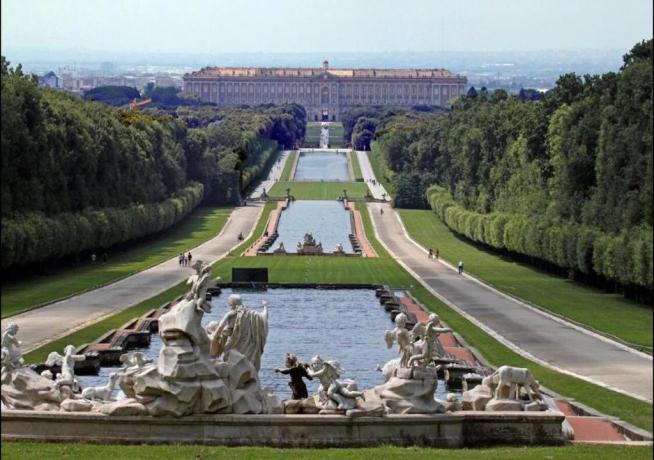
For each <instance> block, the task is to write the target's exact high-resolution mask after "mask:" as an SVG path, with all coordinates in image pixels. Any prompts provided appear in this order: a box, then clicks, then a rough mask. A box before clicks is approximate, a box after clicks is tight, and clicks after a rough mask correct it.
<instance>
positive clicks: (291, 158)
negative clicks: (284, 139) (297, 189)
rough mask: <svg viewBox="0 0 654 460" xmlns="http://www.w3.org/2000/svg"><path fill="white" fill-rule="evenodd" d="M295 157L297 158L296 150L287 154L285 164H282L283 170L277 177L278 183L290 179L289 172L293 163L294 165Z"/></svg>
mask: <svg viewBox="0 0 654 460" xmlns="http://www.w3.org/2000/svg"><path fill="white" fill-rule="evenodd" d="M297 156H298V152H297V150H293V151H292V152H291V153H289V154H288V158H286V163H285V164H284V169H283V170H282V174H281V176H280V177H279V180H280V181H282V182H287V181H288V180H289V179H290V175H291V170H292V169H293V163H295V161H296V159H297Z"/></svg>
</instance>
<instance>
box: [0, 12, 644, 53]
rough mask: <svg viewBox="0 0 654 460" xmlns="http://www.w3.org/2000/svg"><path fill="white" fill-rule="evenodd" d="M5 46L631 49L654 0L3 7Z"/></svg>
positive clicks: (102, 48) (184, 49)
mask: <svg viewBox="0 0 654 460" xmlns="http://www.w3.org/2000/svg"><path fill="white" fill-rule="evenodd" d="M1 8H2V24H1V26H2V27H1V35H2V48H3V49H5V48H7V47H10V48H15V47H30V48H32V47H33V48H48V49H64V50H78V51H81V50H88V51H93V50H96V51H111V52H119V53H125V52H153V53H155V52H196V53H229V52H235V53H239V52H269V53H270V52H316V51H318V52H320V51H331V52H342V51H354V52H384V51H389V52H397V51H515V50H524V51H533V50H545V49H548V50H579V49H624V50H625V51H626V50H628V49H629V48H631V46H633V44H634V43H636V42H638V41H640V40H642V39H645V38H650V37H651V36H652V0H448V1H443V0H396V1H389V0H322V1H318V0H186V1H180V0H2V2H1Z"/></svg>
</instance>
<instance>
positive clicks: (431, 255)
mask: <svg viewBox="0 0 654 460" xmlns="http://www.w3.org/2000/svg"><path fill="white" fill-rule="evenodd" d="M438 256H439V252H438V248H436V252H434V250H433V249H432V248H429V255H428V256H427V257H428V258H429V259H438ZM457 268H458V271H459V275H462V274H463V261H462V260H459V264H458V267H457Z"/></svg>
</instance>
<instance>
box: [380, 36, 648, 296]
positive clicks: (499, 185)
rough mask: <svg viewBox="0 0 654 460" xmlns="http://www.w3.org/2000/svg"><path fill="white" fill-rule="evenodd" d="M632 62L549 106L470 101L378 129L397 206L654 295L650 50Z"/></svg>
mask: <svg viewBox="0 0 654 460" xmlns="http://www.w3.org/2000/svg"><path fill="white" fill-rule="evenodd" d="M623 61H624V63H623V65H622V67H621V68H620V69H619V71H617V72H609V73H606V74H603V75H584V76H578V75H575V74H573V73H571V74H566V75H562V76H561V77H560V78H559V79H558V81H557V82H556V86H555V87H554V88H553V89H552V90H550V91H547V92H546V93H545V94H544V95H543V96H542V97H526V96H525V94H526V93H525V94H523V96H522V97H520V95H518V96H510V95H509V94H507V93H506V92H505V91H503V90H496V91H494V92H492V93H490V92H488V91H485V90H482V91H479V92H477V91H474V92H473V91H470V92H469V93H468V95H467V96H465V97H462V98H460V99H459V100H458V101H457V102H456V103H455V104H454V106H453V108H452V110H451V112H450V113H448V114H446V115H436V116H431V117H430V116H416V115H415V114H398V115H396V116H394V117H392V118H391V119H389V120H385V121H384V122H383V123H379V124H377V126H376V132H375V139H376V142H375V146H374V148H375V149H378V150H379V154H380V155H382V156H383V158H384V160H385V162H386V163H387V165H388V167H389V169H390V170H392V172H393V174H392V180H393V182H394V185H395V189H396V196H395V205H396V206H400V207H417V208H426V207H429V206H431V207H433V208H434V210H435V211H436V212H437V214H439V216H441V218H442V219H443V220H444V221H445V223H446V224H447V225H448V226H450V228H452V229H453V230H454V231H456V232H458V233H461V234H463V235H465V236H467V237H468V238H470V239H472V240H474V241H477V242H480V243H483V244H486V245H488V246H491V247H493V248H496V249H500V250H508V251H511V252H512V253H514V254H522V255H524V256H527V257H529V258H533V259H534V260H540V261H544V262H546V263H547V264H553V265H554V266H556V267H559V268H560V269H564V270H569V272H570V275H571V276H573V277H583V278H588V279H589V280H591V281H592V279H593V278H595V281H597V282H598V284H604V285H605V284H607V283H606V282H605V280H609V281H610V282H611V283H614V284H616V285H617V286H618V287H619V289H621V290H623V291H625V292H627V293H630V294H633V295H635V296H641V295H645V296H651V291H652V287H653V286H652V212H653V202H652V187H653V183H652V182H653V181H652V160H653V150H652V129H651V126H652V40H649V41H643V42H641V43H639V44H637V45H635V46H634V47H633V49H632V50H631V51H630V52H629V53H628V54H626V55H625V56H624V60H623ZM432 186H435V187H432ZM430 187H431V188H430ZM602 280H604V281H602Z"/></svg>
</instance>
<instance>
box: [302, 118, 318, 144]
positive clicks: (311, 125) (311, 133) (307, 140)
mask: <svg viewBox="0 0 654 460" xmlns="http://www.w3.org/2000/svg"><path fill="white" fill-rule="evenodd" d="M319 144H320V122H315V121H310V122H308V123H307V130H306V132H305V133H304V146H305V147H318V145H319Z"/></svg>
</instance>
